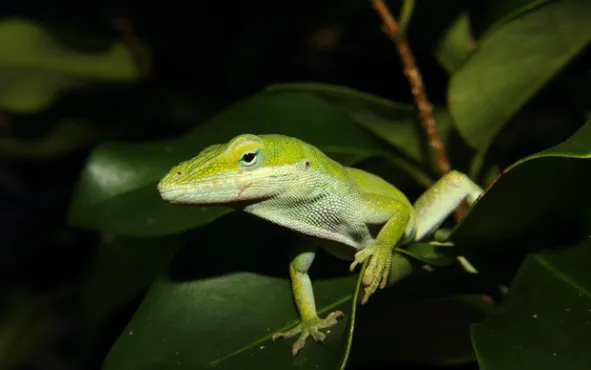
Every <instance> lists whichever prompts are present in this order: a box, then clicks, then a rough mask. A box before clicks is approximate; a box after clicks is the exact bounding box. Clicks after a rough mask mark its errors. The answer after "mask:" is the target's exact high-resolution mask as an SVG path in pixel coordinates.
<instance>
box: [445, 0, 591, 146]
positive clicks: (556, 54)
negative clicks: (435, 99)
mask: <svg viewBox="0 0 591 370" xmlns="http://www.w3.org/2000/svg"><path fill="white" fill-rule="evenodd" d="M590 14H591V2H588V1H582V2H581V1H578V0H562V1H555V2H550V3H548V4H547V5H544V6H541V7H538V8H536V9H535V10H533V11H530V12H527V13H525V14H523V15H522V16H520V17H518V18H515V19H512V20H511V21H509V22H508V23H506V24H504V25H503V26H502V27H500V28H498V29H496V30H495V31H494V32H493V33H491V34H490V35H488V37H486V38H483V39H482V40H481V41H479V43H478V45H477V48H476V49H475V50H474V52H473V53H472V55H471V56H470V59H469V60H468V61H467V62H466V63H465V64H464V65H463V66H462V67H461V68H460V69H459V70H458V71H457V72H456V73H455V74H454V75H453V77H452V80H451V83H450V86H449V92H448V99H449V108H450V112H451V115H452V117H453V118H454V121H455V122H456V125H457V128H458V130H459V132H460V134H461V135H462V137H464V139H465V140H466V141H467V142H468V143H469V144H470V145H471V146H472V147H474V148H476V149H478V150H484V149H486V148H487V147H488V146H489V145H490V143H491V142H492V140H493V139H494V138H495V136H496V135H497V134H498V133H499V132H500V130H501V129H502V128H503V127H504V126H505V125H506V124H507V123H508V122H509V120H510V119H511V118H512V117H513V115H514V114H515V113H516V112H517V111H518V110H519V109H520V108H521V107H522V106H523V105H524V104H525V103H526V102H527V101H528V100H529V99H530V98H531V97H532V96H533V95H534V94H535V93H536V92H537V91H538V90H539V89H541V88H542V87H543V86H544V85H545V84H546V83H547V82H548V81H549V80H550V79H551V78H552V77H553V76H554V75H556V74H557V73H558V72H559V71H560V70H561V69H562V68H563V67H564V66H565V65H567V64H568V63H569V62H570V61H571V60H572V58H574V57H575V56H576V55H577V54H579V53H580V52H581V50H583V48H584V47H585V46H586V45H587V44H588V43H589V40H590V39H591V22H589V15H590Z"/></svg>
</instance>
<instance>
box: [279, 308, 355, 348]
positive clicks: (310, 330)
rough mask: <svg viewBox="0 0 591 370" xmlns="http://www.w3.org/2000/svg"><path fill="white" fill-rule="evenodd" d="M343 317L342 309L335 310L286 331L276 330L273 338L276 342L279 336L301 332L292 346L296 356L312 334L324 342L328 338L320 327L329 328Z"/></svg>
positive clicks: (290, 335)
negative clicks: (323, 316)
mask: <svg viewBox="0 0 591 370" xmlns="http://www.w3.org/2000/svg"><path fill="white" fill-rule="evenodd" d="M342 317H345V314H344V313H343V312H342V311H334V312H331V313H330V314H328V316H326V318H324V319H321V318H319V317H316V318H314V319H311V320H306V321H302V322H301V323H299V324H298V325H297V326H296V327H295V328H293V329H291V330H288V331H286V332H276V333H274V334H273V336H272V337H271V339H272V340H273V342H274V341H275V340H276V339H277V338H285V339H288V338H291V337H294V336H296V335H298V334H300V336H299V337H298V339H297V340H296V341H295V342H294V343H293V345H292V347H291V354H292V355H293V356H295V355H297V354H298V352H299V351H300V350H301V349H302V348H304V346H305V345H306V339H308V337H310V336H311V337H312V339H314V340H315V341H316V342H320V343H323V342H324V340H325V339H326V334H325V333H323V332H321V331H320V329H327V328H330V327H331V326H334V325H336V324H337V322H338V319H339V318H342Z"/></svg>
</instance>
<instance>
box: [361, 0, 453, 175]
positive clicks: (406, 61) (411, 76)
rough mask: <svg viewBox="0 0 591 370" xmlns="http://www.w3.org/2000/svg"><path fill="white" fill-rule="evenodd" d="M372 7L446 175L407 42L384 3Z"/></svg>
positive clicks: (430, 112) (447, 168)
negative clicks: (401, 68) (392, 45)
mask: <svg viewBox="0 0 591 370" xmlns="http://www.w3.org/2000/svg"><path fill="white" fill-rule="evenodd" d="M372 5H373V7H374V8H375V10H376V11H377V12H378V15H379V16H380V18H381V19H382V22H383V27H382V30H383V31H384V33H385V34H386V36H388V38H389V39H390V40H392V41H393V42H394V43H395V44H396V48H397V50H398V54H399V55H400V60H401V61H402V66H403V70H404V74H405V75H406V77H407V78H408V82H409V84H410V88H411V92H412V95H413V97H414V100H415V104H416V106H417V109H418V113H419V117H420V118H421V123H422V124H423V128H424V130H425V132H426V133H427V137H428V143H429V146H430V147H431V149H432V150H433V153H434V154H435V158H436V163H437V167H438V168H439V170H440V171H441V173H442V174H446V173H448V172H449V171H450V169H451V167H450V165H449V160H448V159H447V155H446V154H445V151H444V149H443V144H442V143H441V137H440V136H439V133H438V132H437V124H436V123H435V118H433V108H432V105H431V102H430V101H429V98H428V97H427V94H426V93H425V86H424V85H423V79H422V77H421V74H420V72H419V69H418V68H417V64H416V62H415V58H414V56H413V54H412V51H411V50H410V46H409V45H408V41H407V40H406V39H405V38H400V39H398V36H397V33H398V30H399V28H398V24H397V23H396V20H395V19H394V17H393V16H392V14H391V13H390V10H389V9H388V6H387V5H386V4H385V3H384V1H383V0H372Z"/></svg>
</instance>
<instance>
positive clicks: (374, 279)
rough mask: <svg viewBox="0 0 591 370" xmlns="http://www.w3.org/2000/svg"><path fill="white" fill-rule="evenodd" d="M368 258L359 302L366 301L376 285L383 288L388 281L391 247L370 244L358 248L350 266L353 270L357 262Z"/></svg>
mask: <svg viewBox="0 0 591 370" xmlns="http://www.w3.org/2000/svg"><path fill="white" fill-rule="evenodd" d="M368 258H370V260H369V264H368V265H367V268H366V269H365V273H364V274H363V279H362V280H361V282H362V283H363V286H364V288H363V291H364V295H363V298H362V299H361V304H364V303H366V302H367V300H368V299H369V297H370V296H371V295H372V294H374V293H375V292H376V290H377V289H378V287H379V288H380V289H384V288H385V287H386V283H387V282H388V276H389V275H390V268H391V267H392V250H391V248H388V247H384V246H379V245H376V244H372V245H370V246H369V247H367V248H365V249H362V250H360V251H359V252H357V253H356V254H355V260H354V261H353V263H352V264H351V266H350V268H349V269H350V270H351V271H353V270H354V269H355V267H356V266H357V264H360V263H363V262H365V260H366V259H368Z"/></svg>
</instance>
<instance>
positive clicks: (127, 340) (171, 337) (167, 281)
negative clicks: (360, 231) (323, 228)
mask: <svg viewBox="0 0 591 370" xmlns="http://www.w3.org/2000/svg"><path fill="white" fill-rule="evenodd" d="M228 230H236V232H228ZM245 230H248V233H244V232H242V231H245ZM286 234H287V231H286V230H285V229H283V228H279V227H273V226H271V225H270V224H269V223H268V222H265V221H263V220H260V219H257V218H254V217H249V216H247V215H244V214H242V213H233V214H231V215H229V216H227V217H225V218H224V219H223V220H219V221H218V222H215V223H213V224H211V225H210V226H208V227H207V228H205V229H204V230H203V231H202V232H200V233H199V234H198V235H196V238H195V244H193V243H191V244H190V245H188V246H186V247H184V248H182V249H181V250H180V251H179V252H178V253H177V255H176V256H175V258H174V259H173V261H172V263H171V266H170V268H169V270H168V272H167V273H166V274H163V275H162V276H160V277H159V278H158V279H157V281H156V282H155V283H154V284H153V285H152V287H151V288H150V290H149V292H148V294H147V296H146V297H145V299H144V301H143V302H142V304H141V305H140V307H139V309H138V310H137V312H136V313H135V315H134V316H133V318H132V320H131V321H130V322H129V323H128V325H127V327H126V328H125V330H124V331H123V333H122V334H121V336H120V337H119V339H118V340H117V342H116V343H115V344H114V346H113V347H112V349H111V352H110V353H109V355H108V357H107V359H106V360H105V363H104V366H103V369H105V370H115V369H125V370H133V369H144V370H146V369H168V368H170V367H175V368H178V369H206V368H210V367H212V366H213V367H215V368H221V369H260V368H265V367H268V366H269V364H273V366H275V367H276V368H290V367H298V368H304V369H316V368H323V369H339V368H340V367H341V363H342V362H343V358H344V356H345V355H346V353H347V348H348V343H349V340H350V330H349V329H350V328H348V327H349V325H350V324H351V320H352V317H354V316H352V315H351V307H352V302H351V299H352V294H353V291H354V287H355V278H356V274H350V273H347V272H348V271H347V269H346V264H343V263H340V264H337V266H338V265H340V266H338V270H339V271H341V272H342V273H344V274H345V275H341V276H339V275H338V274H337V275H335V274H333V273H331V272H330V271H332V270H331V269H330V268H329V272H327V271H322V272H320V273H317V272H316V270H317V269H315V268H313V269H312V276H313V278H314V289H315V296H316V299H317V308H318V310H319V312H320V313H322V315H326V314H327V313H328V311H333V310H336V309H340V310H342V311H344V312H345V313H346V314H347V317H346V319H345V320H343V321H341V322H339V323H338V324H337V325H336V326H334V327H333V328H331V330H330V334H329V336H328V338H327V340H326V341H325V343H324V344H318V343H315V342H314V341H312V340H310V341H309V342H308V343H307V345H306V346H305V348H304V349H303V350H302V351H301V352H300V354H299V355H298V356H297V357H292V355H291V344H292V343H293V340H278V341H277V342H275V343H273V342H272V341H271V335H272V333H273V332H275V331H277V330H285V329H287V328H288V327H290V326H291V325H293V324H294V323H295V322H296V320H297V314H296V311H295V307H294V305H293V300H292V298H291V289H290V286H289V281H288V279H286V274H287V264H288V253H287V252H288V245H286V243H288V239H286V237H285V236H286ZM228 256H229V257H228ZM319 257H320V258H319V260H317V261H316V264H318V265H320V266H324V267H325V268H326V263H327V262H332V263H333V264H334V262H335V261H336V260H335V259H333V258H330V259H326V260H325V258H326V256H325V255H321V256H319Z"/></svg>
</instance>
